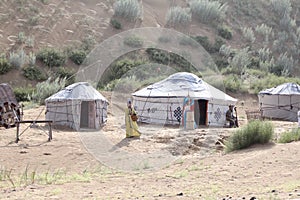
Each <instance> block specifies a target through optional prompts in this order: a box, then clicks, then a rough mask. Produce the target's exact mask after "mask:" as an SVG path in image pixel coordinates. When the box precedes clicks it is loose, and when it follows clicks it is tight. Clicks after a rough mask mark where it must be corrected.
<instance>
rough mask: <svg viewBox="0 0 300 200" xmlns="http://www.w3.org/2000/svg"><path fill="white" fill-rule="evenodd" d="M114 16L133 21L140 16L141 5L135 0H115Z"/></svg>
mask: <svg viewBox="0 0 300 200" xmlns="http://www.w3.org/2000/svg"><path fill="white" fill-rule="evenodd" d="M114 16H116V17H121V18H124V19H128V20H130V21H135V20H137V19H138V18H139V17H140V16H141V7H140V4H139V2H138V1H137V0H117V1H116V2H115V4H114Z"/></svg>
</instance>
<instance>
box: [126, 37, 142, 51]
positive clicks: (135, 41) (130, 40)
mask: <svg viewBox="0 0 300 200" xmlns="http://www.w3.org/2000/svg"><path fill="white" fill-rule="evenodd" d="M143 43H144V42H143V39H142V38H140V37H138V36H135V35H132V36H128V37H126V38H124V44H125V45H127V46H130V47H133V48H138V47H142V46H143Z"/></svg>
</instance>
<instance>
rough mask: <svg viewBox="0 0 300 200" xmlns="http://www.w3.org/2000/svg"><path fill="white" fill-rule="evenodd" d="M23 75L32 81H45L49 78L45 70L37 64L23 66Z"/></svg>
mask: <svg viewBox="0 0 300 200" xmlns="http://www.w3.org/2000/svg"><path fill="white" fill-rule="evenodd" d="M23 75H24V76H25V77H26V78H27V79H29V80H32V81H44V80H46V79H47V78H46V76H45V75H44V74H43V72H42V71H41V70H40V69H39V68H37V67H36V66H29V67H25V68H23Z"/></svg>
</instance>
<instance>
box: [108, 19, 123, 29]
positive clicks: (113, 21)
mask: <svg viewBox="0 0 300 200" xmlns="http://www.w3.org/2000/svg"><path fill="white" fill-rule="evenodd" d="M110 24H111V25H112V26H113V27H114V28H115V29H122V25H121V23H120V22H119V21H118V20H116V19H110Z"/></svg>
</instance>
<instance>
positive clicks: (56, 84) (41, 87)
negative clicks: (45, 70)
mask: <svg viewBox="0 0 300 200" xmlns="http://www.w3.org/2000/svg"><path fill="white" fill-rule="evenodd" d="M65 85H66V79H65V78H63V79H61V78H56V79H55V80H52V79H51V77H50V78H48V79H47V80H46V81H43V82H40V83H38V84H37V85H36V90H35V91H34V92H33V93H32V95H31V97H30V99H31V100H32V101H34V102H36V103H38V104H40V105H44V104H45V99H46V98H48V97H49V96H51V95H53V94H55V93H56V92H58V91H59V90H61V89H63V88H64V87H65Z"/></svg>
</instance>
